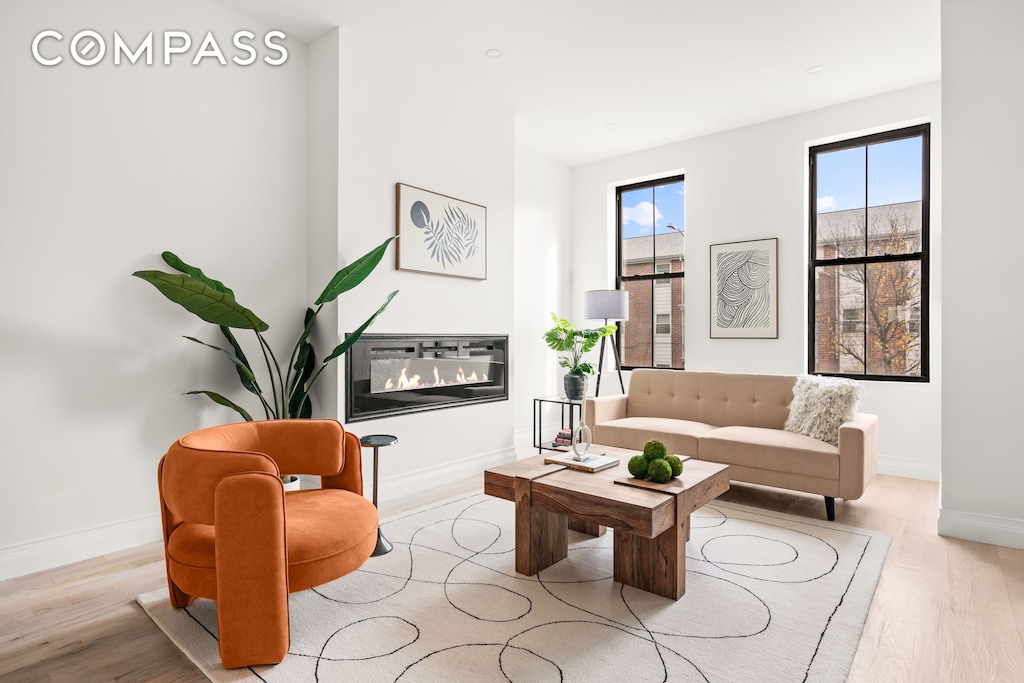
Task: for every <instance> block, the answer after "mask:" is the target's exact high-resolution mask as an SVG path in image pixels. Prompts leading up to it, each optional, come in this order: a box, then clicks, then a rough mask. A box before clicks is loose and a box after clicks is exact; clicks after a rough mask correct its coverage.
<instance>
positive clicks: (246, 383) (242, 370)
mask: <svg viewBox="0 0 1024 683" xmlns="http://www.w3.org/2000/svg"><path fill="white" fill-rule="evenodd" d="M220 332H221V334H223V335H224V338H225V339H227V340H228V343H229V344H231V348H232V349H234V350H235V356H236V357H237V358H238V360H240V361H241V362H242V366H244V367H242V366H238V365H236V366H235V370H236V371H238V381H240V382H241V383H242V386H243V387H245V390H246V391H248V392H249V393H251V394H256V395H257V396H259V395H260V393H261V392H260V389H259V387H258V386H256V381H255V380H250V379H249V378H250V377H254V376H255V375H254V373H253V371H252V366H251V365H250V364H249V359H248V358H246V357H245V353H243V352H242V347H241V346H239V345H238V340H237V339H235V335H234V334H232V333H231V328H228V327H224V326H223V325H221V326H220Z"/></svg>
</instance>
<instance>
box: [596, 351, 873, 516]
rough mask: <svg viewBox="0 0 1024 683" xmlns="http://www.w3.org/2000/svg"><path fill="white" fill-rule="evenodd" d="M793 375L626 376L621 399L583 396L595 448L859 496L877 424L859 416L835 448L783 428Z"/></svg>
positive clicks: (829, 509) (830, 497)
mask: <svg viewBox="0 0 1024 683" xmlns="http://www.w3.org/2000/svg"><path fill="white" fill-rule="evenodd" d="M794 384H796V377H793V376H785V375H747V374H733V373H720V372H693V371H688V370H662V369H653V370H649V369H641V370H634V371H633V372H632V375H631V377H630V381H629V390H628V392H627V393H626V394H625V395H621V394H620V395H616V396H602V397H599V398H589V399H587V405H586V421H587V424H588V425H589V426H590V428H591V431H592V432H593V440H594V443H598V444H607V445H609V446H620V447H622V448H631V449H632V448H635V449H637V450H638V451H639V450H641V449H643V446H644V444H645V443H646V442H647V441H648V440H650V439H658V440H660V441H663V442H664V443H665V445H666V446H667V447H668V451H669V452H670V453H678V454H681V455H688V456H690V457H692V458H697V459H699V460H708V461H712V462H718V463H724V464H727V465H729V475H730V478H731V479H732V481H739V482H748V483H753V484H764V485H767V486H776V487H779V488H785V489H792V490H796V491H805V492H807V493H815V494H819V495H822V496H824V497H825V509H826V513H827V515H828V519H829V520H834V519H835V499H836V498H845V499H849V500H854V499H857V498H860V496H861V494H863V493H864V489H865V487H866V486H867V485H868V482H870V481H871V479H872V477H874V475H875V469H876V467H877V463H878V418H877V417H876V416H874V415H868V414H864V413H858V414H857V415H855V416H854V418H853V419H852V420H850V421H848V422H846V423H844V424H843V425H842V426H841V427H840V429H839V444H838V446H834V445H832V444H830V443H826V442H824V441H819V440H817V439H812V438H811V437H809V436H804V435H802V434H794V433H792V432H787V431H784V430H783V426H784V425H785V423H786V418H787V416H788V415H789V404H790V403H791V402H792V401H793V386H794Z"/></svg>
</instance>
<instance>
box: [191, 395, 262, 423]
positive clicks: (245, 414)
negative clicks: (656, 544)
mask: <svg viewBox="0 0 1024 683" xmlns="http://www.w3.org/2000/svg"><path fill="white" fill-rule="evenodd" d="M193 394H205V395H206V396H208V397H209V398H210V400H211V401H213V402H214V403H219V404H220V405H222V406H227V407H228V408H231V409H232V410H234V411H235V412H236V413H238V414H239V415H241V416H242V417H244V418H245V421H246V422H252V415H250V414H249V413H248V412H246V410H245V408H243V407H242V406H240V405H238V404H237V403H235V402H233V401H231V400H230V399H227V398H224V397H223V396H221V395H220V394H218V393H217V392H216V391H206V390H205V389H200V390H198V391H186V392H185V395H186V396H190V395H193Z"/></svg>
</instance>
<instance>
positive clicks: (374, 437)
mask: <svg viewBox="0 0 1024 683" xmlns="http://www.w3.org/2000/svg"><path fill="white" fill-rule="evenodd" d="M395 443H398V437H397V436H391V435H390V434H370V435H368V436H364V437H362V438H361V439H359V445H361V446H363V447H364V448H366V447H372V448H373V507H377V469H378V468H377V451H378V450H380V449H381V448H383V447H384V446H390V445H392V444H395ZM392 547H393V546H392V545H391V543H389V542H388V539H386V538H384V534H382V533H381V531H380V525H378V526H377V547H376V548H374V549H373V554H372V555H370V557H377V556H378V555H386V554H388V553H390V552H391V549H392Z"/></svg>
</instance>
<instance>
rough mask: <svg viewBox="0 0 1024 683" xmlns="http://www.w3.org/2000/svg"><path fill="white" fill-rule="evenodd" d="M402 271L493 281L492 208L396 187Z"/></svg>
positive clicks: (397, 254) (398, 261) (427, 192)
mask: <svg viewBox="0 0 1024 683" xmlns="http://www.w3.org/2000/svg"><path fill="white" fill-rule="evenodd" d="M395 207H396V208H395V219H396V223H397V226H396V229H397V233H398V236H399V237H400V239H399V240H398V248H397V249H396V250H395V253H396V257H395V258H396V266H397V267H398V269H399V270H411V271H415V272H418V273H431V274H434V275H450V276H453V277H465V278H470V279H473V280H486V279H487V207H485V206H480V205H479V204H474V203H472V202H467V201H464V200H462V199H455V198H454V197H449V196H447V195H443V194H438V193H436V192H430V191H429V190H423V189H420V188H418V187H413V186H412V185H403V184H402V183H396V184H395Z"/></svg>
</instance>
